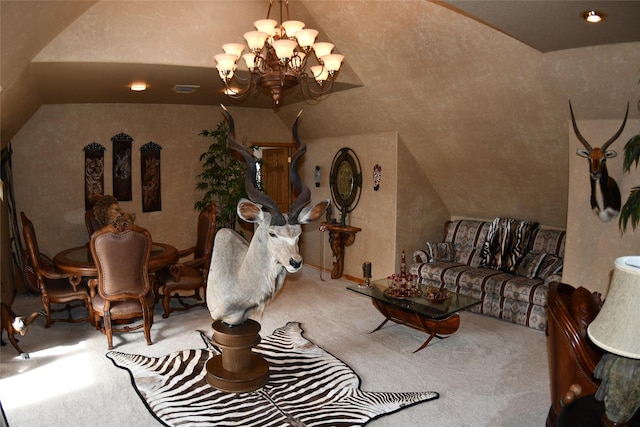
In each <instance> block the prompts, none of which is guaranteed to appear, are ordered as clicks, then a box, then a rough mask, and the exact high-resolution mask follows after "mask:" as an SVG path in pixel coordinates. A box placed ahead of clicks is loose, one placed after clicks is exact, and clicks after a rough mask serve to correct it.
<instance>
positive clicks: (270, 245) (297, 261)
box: [222, 105, 330, 273]
mask: <svg viewBox="0 0 640 427" xmlns="http://www.w3.org/2000/svg"><path fill="white" fill-rule="evenodd" d="M222 109H223V114H224V115H225V117H226V119H227V121H228V122H229V133H228V134H227V144H228V145H229V147H230V148H232V149H233V150H235V151H237V152H238V153H240V154H242V156H243V158H244V160H245V163H246V164H247V174H246V178H245V188H246V190H247V195H248V196H249V200H247V199H241V200H240V201H239V202H238V207H237V212H238V216H239V217H240V218H242V219H243V220H245V221H247V222H250V223H254V224H256V225H257V227H256V228H255V230H254V236H253V239H254V240H256V241H257V242H258V243H259V244H261V245H263V249H264V250H266V251H267V253H268V254H269V256H271V257H273V259H275V260H276V261H277V262H278V264H280V265H282V266H283V267H284V268H285V269H286V270H287V271H288V272H289V273H295V272H296V271H298V270H299V269H300V267H302V256H301V255H300V253H299V252H298V239H299V237H300V234H301V233H302V227H301V224H307V223H310V222H313V221H316V220H318V219H319V218H320V217H321V216H322V214H323V213H324V211H325V210H326V209H327V207H328V206H329V203H330V201H329V199H325V200H323V201H321V202H318V203H315V204H311V205H309V202H310V201H311V191H310V190H309V187H307V185H306V184H305V183H304V182H303V181H302V179H301V178H300V175H299V173H298V161H299V160H300V158H301V157H302V155H303V154H304V153H305V152H306V151H307V146H306V144H305V143H304V142H302V141H300V138H299V137H298V121H299V120H300V115H301V114H302V111H300V113H298V116H297V117H296V120H295V122H294V123H293V138H294V140H295V142H296V152H295V153H294V154H293V156H292V159H291V165H290V170H289V180H290V182H291V185H292V186H293V188H294V191H295V192H296V193H298V196H297V198H296V199H295V200H294V201H293V203H292V204H291V206H290V207H289V212H288V213H287V214H283V213H282V212H281V211H280V208H279V207H278V205H277V203H276V202H275V201H274V200H273V199H272V198H271V197H269V196H268V195H267V194H265V193H263V192H262V191H260V190H259V189H258V188H257V187H256V175H257V167H256V162H255V160H254V158H253V155H252V154H251V153H250V152H249V150H248V149H247V148H246V147H245V146H243V145H241V144H239V143H237V142H236V141H235V125H234V122H233V117H231V114H230V113H229V111H228V110H227V109H226V108H225V107H224V105H222ZM252 243H253V240H252Z"/></svg>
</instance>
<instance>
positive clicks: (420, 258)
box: [413, 250, 431, 263]
mask: <svg viewBox="0 0 640 427" xmlns="http://www.w3.org/2000/svg"><path fill="white" fill-rule="evenodd" d="M413 259H414V261H415V262H417V263H427V262H430V261H431V259H429V255H427V252H425V251H422V250H419V251H415V252H414V253H413Z"/></svg>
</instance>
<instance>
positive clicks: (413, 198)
mask: <svg viewBox="0 0 640 427" xmlns="http://www.w3.org/2000/svg"><path fill="white" fill-rule="evenodd" d="M397 193H398V209H397V212H396V226H397V229H398V232H397V236H398V238H397V241H396V253H397V254H399V253H401V252H402V250H405V252H406V254H407V263H409V262H410V259H411V257H412V255H413V252H414V251H415V250H416V249H423V248H424V247H425V242H433V241H440V240H441V239H442V230H443V226H444V222H445V221H447V220H449V219H450V214H449V212H448V211H447V209H446V208H445V206H444V204H443V202H442V200H441V199H440V197H439V196H438V193H437V191H436V190H435V188H434V187H433V185H431V182H429V180H428V179H427V177H426V176H425V174H424V170H423V168H422V167H421V165H420V164H419V163H418V162H417V160H416V159H415V158H414V157H413V156H412V155H411V153H410V152H409V150H408V149H407V147H406V145H405V144H404V142H403V141H402V139H401V140H400V142H399V143H398V189H397ZM399 263H400V259H399V258H398V257H396V271H399V269H400V264H399Z"/></svg>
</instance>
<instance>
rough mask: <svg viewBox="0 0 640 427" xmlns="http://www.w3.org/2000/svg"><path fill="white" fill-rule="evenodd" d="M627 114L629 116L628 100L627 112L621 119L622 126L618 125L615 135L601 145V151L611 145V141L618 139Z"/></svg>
mask: <svg viewBox="0 0 640 427" xmlns="http://www.w3.org/2000/svg"><path fill="white" fill-rule="evenodd" d="M628 116H629V102H627V112H626V114H625V115H624V120H623V121H622V126H620V129H618V132H616V133H615V135H613V136H612V137H611V138H609V140H608V141H607V142H605V143H604V144H603V145H602V148H601V150H602V151H605V150H606V149H607V148H608V147H609V146H610V145H611V143H613V141H615V140H616V139H618V137H619V136H620V134H621V133H622V130H623V129H624V125H625V124H626V123H627V117H628Z"/></svg>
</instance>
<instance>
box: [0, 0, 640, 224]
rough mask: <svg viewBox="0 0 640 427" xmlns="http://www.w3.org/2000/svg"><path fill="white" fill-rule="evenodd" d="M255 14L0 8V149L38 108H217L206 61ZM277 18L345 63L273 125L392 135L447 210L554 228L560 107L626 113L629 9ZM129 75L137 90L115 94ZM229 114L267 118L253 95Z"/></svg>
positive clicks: (222, 7)
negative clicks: (256, 111) (323, 90)
mask: <svg viewBox="0 0 640 427" xmlns="http://www.w3.org/2000/svg"><path fill="white" fill-rule="evenodd" d="M267 6H268V2H266V1H140V2H133V1H130V2H113V1H6V0H2V1H1V9H0V15H1V31H2V34H1V35H2V39H1V43H2V45H1V55H2V56H1V64H0V73H1V75H0V78H1V80H0V84H1V92H0V97H1V108H2V111H1V118H0V120H1V132H2V135H1V136H2V146H3V147H4V146H6V144H7V143H8V142H9V141H10V140H11V139H12V138H13V137H14V135H15V134H16V133H17V132H18V131H19V130H20V128H21V127H22V126H23V125H24V123H26V121H27V120H28V119H29V118H30V117H31V115H32V114H33V113H34V112H35V111H37V110H38V108H39V107H40V106H41V105H42V104H64V103H168V104H202V105H218V104H220V103H221V102H228V101H227V100H226V99H225V98H224V96H223V95H222V94H221V92H222V84H221V82H220V81H219V79H218V77H217V75H216V74H217V73H216V71H215V69H214V64H213V63H214V60H213V55H214V54H216V53H218V52H219V51H220V50H221V45H222V44H223V43H225V42H230V41H241V38H242V33H243V32H244V31H247V30H249V29H250V27H251V23H252V22H253V21H254V20H256V19H259V18H263V17H264V16H265V14H266V9H267ZM591 8H596V9H601V10H603V11H605V12H606V14H607V18H606V19H605V21H604V22H603V23H602V24H600V26H590V25H587V24H586V23H584V21H582V20H581V19H580V13H581V12H582V11H584V10H587V9H591ZM290 11H291V14H292V18H294V19H300V20H302V21H305V22H306V23H307V26H308V27H313V28H316V29H319V30H320V34H321V35H320V37H322V40H323V41H331V42H333V43H334V44H335V45H336V49H337V50H338V51H339V52H340V53H342V54H344V55H345V63H344V67H343V69H342V70H341V71H340V74H339V77H338V83H337V85H336V92H335V93H334V94H332V95H331V96H330V97H329V98H328V99H326V100H324V101H322V102H321V103H319V104H317V105H312V106H308V105H307V104H306V103H305V102H304V101H303V100H302V99H301V98H300V97H297V96H296V95H295V94H289V95H287V96H286V97H285V100H284V105H283V106H282V107H281V108H280V109H279V111H277V112H276V114H277V115H278V117H279V118H280V119H281V120H283V122H284V123H290V122H291V121H292V119H293V117H294V115H295V114H296V113H297V111H298V110H299V109H300V108H302V107H304V108H305V111H306V112H305V117H308V119H307V120H306V122H305V129H304V131H305V133H307V134H308V135H309V136H310V137H326V136H340V135H349V134H354V133H369V132H387V131H397V132H398V135H399V138H400V139H401V140H402V141H403V143H404V144H406V146H407V148H408V149H409V151H410V152H411V153H412V154H413V155H414V156H415V158H416V159H417V161H418V163H419V164H421V165H424V173H425V176H427V177H428V179H429V181H431V183H432V184H433V185H434V187H435V188H437V189H438V192H439V194H440V196H441V198H442V199H443V201H444V202H445V204H446V205H447V208H448V209H449V211H450V212H451V213H452V214H453V215H459V216H471V217H474V216H475V217H478V216H480V217H488V216H490V215H492V214H496V215H502V214H513V215H517V216H523V215H522V214H521V213H522V212H534V214H533V215H534V216H535V217H536V219H538V220H540V221H541V222H543V223H546V224H549V225H557V226H562V225H564V221H565V217H566V198H567V195H566V192H567V164H568V160H567V156H568V154H567V132H568V128H567V119H568V108H567V100H568V99H571V100H572V102H573V103H574V107H575V110H576V114H577V116H578V118H579V119H616V120H618V119H620V118H621V116H622V115H623V114H624V108H625V106H626V103H627V101H630V102H631V103H632V107H633V108H632V109H631V112H630V117H631V118H638V116H639V111H638V105H637V102H638V98H640V88H639V86H638V81H639V80H640V44H638V40H640V31H638V30H637V23H638V22H640V2H638V1H595V2H586V1H500V2H497V1H458V0H455V1H454V0H452V1H447V2H429V1H424V0H423V1H403V2H400V1H342V2H335V1H291V2H290ZM135 80H144V81H146V82H147V83H149V85H150V88H149V90H148V91H147V92H144V93H133V92H131V91H129V90H128V85H129V83H131V82H132V81H135ZM176 84H188V85H199V86H200V88H199V89H198V90H197V91H196V92H195V93H193V94H178V93H174V92H173V91H172V90H171V88H172V87H173V86H174V85H176ZM243 106H246V107H251V108H271V105H270V102H269V100H268V98H266V97H263V98H256V99H252V100H249V102H247V103H245V104H243ZM495 193H500V194H502V196H501V197H499V198H495V197H494V196H495ZM492 197H494V201H492V202H489V200H491V198H492ZM542 202H544V206H541V203H542Z"/></svg>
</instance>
